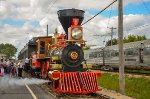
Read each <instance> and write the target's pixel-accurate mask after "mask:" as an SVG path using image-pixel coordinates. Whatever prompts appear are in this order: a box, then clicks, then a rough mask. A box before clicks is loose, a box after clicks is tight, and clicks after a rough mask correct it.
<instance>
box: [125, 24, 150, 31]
mask: <svg viewBox="0 0 150 99" xmlns="http://www.w3.org/2000/svg"><path fill="white" fill-rule="evenodd" d="M146 26H150V24H144V25H141V26H139V27H134V28H131V29H128V30H126V31H131V30H137V29H140V28H143V27H146Z"/></svg>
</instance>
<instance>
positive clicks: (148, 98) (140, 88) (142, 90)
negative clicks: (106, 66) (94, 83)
mask: <svg viewBox="0 0 150 99" xmlns="http://www.w3.org/2000/svg"><path fill="white" fill-rule="evenodd" d="M125 83H126V87H125V93H126V95H127V96H130V97H134V98H136V99H150V79H148V78H145V77H138V78H135V77H128V76H126V79H125ZM98 84H99V85H100V86H102V87H104V88H107V89H111V90H115V91H117V92H119V79H118V75H117V74H111V73H104V74H103V75H102V76H101V77H99V78H98Z"/></svg>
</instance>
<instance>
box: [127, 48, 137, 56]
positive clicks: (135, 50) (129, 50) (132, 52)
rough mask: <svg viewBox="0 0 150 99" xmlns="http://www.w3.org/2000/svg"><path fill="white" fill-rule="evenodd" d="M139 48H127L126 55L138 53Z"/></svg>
mask: <svg viewBox="0 0 150 99" xmlns="http://www.w3.org/2000/svg"><path fill="white" fill-rule="evenodd" d="M138 53H139V52H138V49H127V50H126V51H125V55H138Z"/></svg>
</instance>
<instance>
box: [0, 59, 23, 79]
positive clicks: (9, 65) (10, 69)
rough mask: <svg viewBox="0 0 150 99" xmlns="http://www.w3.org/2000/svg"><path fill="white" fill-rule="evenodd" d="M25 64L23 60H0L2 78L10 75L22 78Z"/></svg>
mask: <svg viewBox="0 0 150 99" xmlns="http://www.w3.org/2000/svg"><path fill="white" fill-rule="evenodd" d="M22 70H23V64H22V61H21V60H9V59H5V60H4V59H1V60H0V76H4V74H9V75H10V76H16V77H22Z"/></svg>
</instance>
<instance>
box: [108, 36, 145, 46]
mask: <svg viewBox="0 0 150 99" xmlns="http://www.w3.org/2000/svg"><path fill="white" fill-rule="evenodd" d="M142 40H147V38H146V36H145V35H144V36H138V35H128V36H127V37H124V39H123V42H124V43H129V42H135V41H142ZM117 44H118V42H117V39H116V38H114V39H112V45H117ZM106 46H111V40H108V41H107V42H106Z"/></svg>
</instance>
